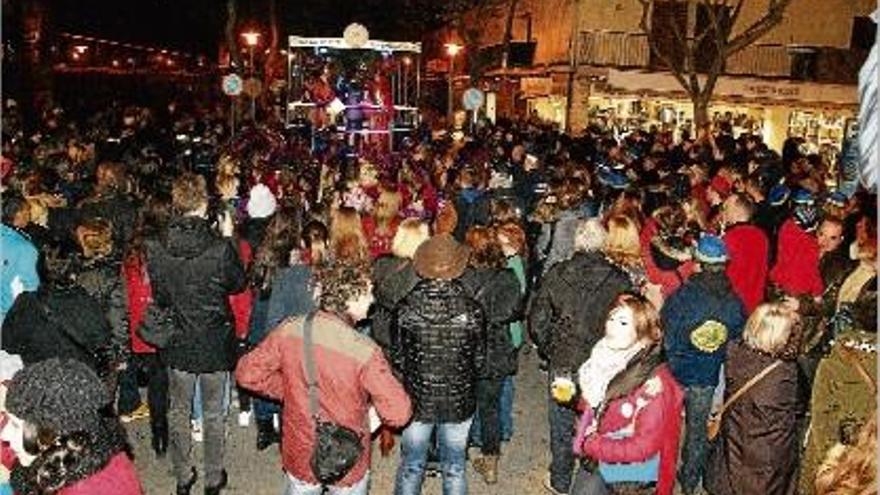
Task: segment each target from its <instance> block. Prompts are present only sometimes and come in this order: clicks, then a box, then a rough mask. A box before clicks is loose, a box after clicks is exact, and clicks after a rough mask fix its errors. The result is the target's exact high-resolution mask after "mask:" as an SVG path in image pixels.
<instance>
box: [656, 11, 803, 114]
mask: <svg viewBox="0 0 880 495" xmlns="http://www.w3.org/2000/svg"><path fill="white" fill-rule="evenodd" d="M682 1H686V2H687V7H688V9H687V15H688V22H687V26H686V29H685V30H684V31H685V32H682V29H681V27H680V26H678V25H677V24H676V23H675V22H672V23H671V31H672V35H673V41H672V43H673V46H664V44H663V43H661V33H662V34H665V33H663V31H665V29H666V28H668V27H669V26H656V25H654V23H653V22H652V19H653V14H654V9H655V6H656V5H657V4H658V3H668V2H658V1H657V0H639V2H640V3H641V4H642V17H641V21H640V26H641V29H642V30H643V31H644V32H645V34H646V35H647V37H648V45H649V47H650V50H651V53H652V54H653V55H654V56H656V57H657V58H659V59H660V60H661V61H663V63H664V64H665V65H666V66H667V67H668V68H669V70H670V71H671V72H672V74H673V76H675V79H676V80H677V81H678V83H679V84H680V85H681V87H682V88H684V90H685V91H686V92H687V94H688V96H689V97H690V99H691V102H693V105H694V124H696V125H697V126H698V127H699V126H701V125H703V124H705V123H706V122H708V120H709V102H710V101H711V99H712V93H713V92H714V91H715V85H716V84H717V83H718V77H719V76H721V75H722V74H723V73H724V65H725V62H726V61H727V59H728V58H730V57H731V56H733V55H734V54H736V53H737V52H739V51H741V50H743V49H745V48H746V47H748V46H749V45H751V44H752V43H754V42H756V41H757V40H758V39H760V38H761V37H762V36H764V35H765V34H766V33H767V32H769V31H770V30H771V29H773V28H774V27H776V26H777V25H778V24H779V23H781V22H782V19H783V15H784V13H785V9H786V8H787V7H788V5H789V4H790V3H791V1H792V0H767V7H766V9H765V10H764V11H763V12H762V13H761V15H760V16H759V17H758V18H757V19H756V20H755V21H754V22H752V23H751V24H749V25H748V26H745V27H744V28H742V29H738V26H737V21H738V20H739V17H740V14H741V13H742V9H743V5H744V4H745V3H746V2H747V1H750V2H754V1H757V0H682ZM698 7H702V9H703V11H705V12H706V16H707V17H708V19H709V22H707V23H705V26H702V27H699V26H697V25H696V24H697V23H696V12H697V8H698ZM706 42H707V43H709V44H710V46H711V47H712V48H713V49H714V50H713V51H714V57H712V58H711V60H710V62H709V64H708V67H705V68H702V67H699V66H698V64H697V60H698V57H699V56H700V55H701V53H700V52H701V51H702V50H705V49H706ZM675 54H681V55H680V56H675ZM701 68H702V69H704V70H703V71H700V70H699V69H701ZM701 72H703V73H701Z"/></svg>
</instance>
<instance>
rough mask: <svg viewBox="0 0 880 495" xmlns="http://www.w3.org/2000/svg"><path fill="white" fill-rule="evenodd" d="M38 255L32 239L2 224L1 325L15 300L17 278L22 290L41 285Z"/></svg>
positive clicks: (0, 227)
mask: <svg viewBox="0 0 880 495" xmlns="http://www.w3.org/2000/svg"><path fill="white" fill-rule="evenodd" d="M37 257H38V253H37V249H36V248H35V247H34V245H33V243H31V241H30V239H28V238H27V237H25V235H24V234H22V233H20V232H19V231H17V230H15V229H14V228H12V227H9V226H7V225H0V325H2V324H3V319H4V318H5V316H6V312H7V311H9V309H10V308H11V307H12V303H13V302H15V296H16V295H17V294H15V291H14V290H13V283H14V282H15V279H16V278H17V279H18V280H19V282H20V283H21V290H24V291H35V290H37V288H38V287H39V286H40V278H39V277H38V276H37ZM15 285H18V283H15Z"/></svg>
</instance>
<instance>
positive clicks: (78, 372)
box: [6, 358, 110, 435]
mask: <svg viewBox="0 0 880 495" xmlns="http://www.w3.org/2000/svg"><path fill="white" fill-rule="evenodd" d="M109 402H110V398H109V395H108V393H107V389H106V387H105V386H104V384H103V383H102V382H101V379H100V378H98V375H97V374H95V372H94V371H92V369H91V368H89V367H88V366H87V365H86V364H84V363H82V362H80V361H77V360H74V359H58V358H52V359H47V360H45V361H40V362H38V363H36V364H33V365H31V366H27V367H25V368H24V369H23V370H21V371H19V372H18V373H16V375H15V376H14V377H13V378H12V382H11V383H10V384H9V390H8V392H7V393H6V409H7V410H8V411H9V412H11V413H12V414H14V415H16V416H18V417H19V418H21V419H23V420H25V421H27V422H28V423H32V424H34V425H36V426H44V427H49V428H51V429H53V430H54V431H55V432H56V433H57V434H59V435H66V434H70V433H74V432H80V431H87V432H93V431H96V430H97V429H98V428H100V424H101V412H100V411H101V409H102V408H103V407H104V406H105V405H107V403H109Z"/></svg>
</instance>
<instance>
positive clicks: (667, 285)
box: [639, 218, 695, 297]
mask: <svg viewBox="0 0 880 495" xmlns="http://www.w3.org/2000/svg"><path fill="white" fill-rule="evenodd" d="M657 230H658V227H657V221H656V220H654V219H653V218H649V219H648V220H647V222H645V226H644V227H643V228H642V231H641V232H640V233H639V243H640V244H641V248H642V249H641V251H642V263H644V265H645V273H646V274H647V275H648V281H649V282H651V283H652V284H658V285H660V288H661V291H662V293H663V297H669V295H670V294H672V293H673V292H675V291H676V289H678V288H679V287H680V286H681V284H683V283H684V281H685V280H687V279H688V277H690V276H691V274H692V273H694V270H695V265H694V262H693V261H686V262H684V263H682V264H681V265H680V266H679V267H678V268H677V269H675V270H664V269H662V268H660V267H659V266H657V262H656V261H655V260H654V256H653V255H652V254H651V239H653V238H654V236H655V235H657Z"/></svg>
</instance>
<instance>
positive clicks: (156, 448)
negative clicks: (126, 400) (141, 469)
mask: <svg viewBox="0 0 880 495" xmlns="http://www.w3.org/2000/svg"><path fill="white" fill-rule="evenodd" d="M150 429H151V430H152V434H153V438H152V443H153V452H155V453H156V457H165V452H167V451H168V421H167V420H166V419H164V418H162V419H156V420H154V421H152V422H151V423H150Z"/></svg>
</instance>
